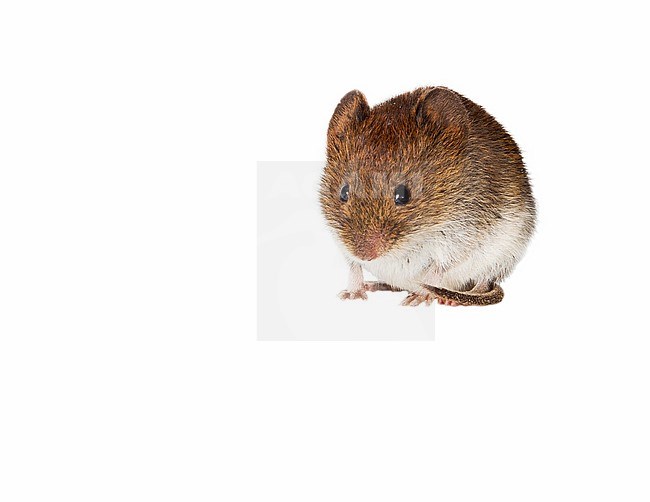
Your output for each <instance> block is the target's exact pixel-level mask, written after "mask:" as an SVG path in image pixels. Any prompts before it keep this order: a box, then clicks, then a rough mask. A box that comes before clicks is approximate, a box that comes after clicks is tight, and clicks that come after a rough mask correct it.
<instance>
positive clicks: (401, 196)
mask: <svg viewBox="0 0 650 502" xmlns="http://www.w3.org/2000/svg"><path fill="white" fill-rule="evenodd" d="M410 199H411V194H410V193H409V189H408V188H406V187H405V186H404V185H398V186H397V188H396V189H395V204H397V205H398V206H401V205H403V204H406V203H407V202H408V201H409V200H410Z"/></svg>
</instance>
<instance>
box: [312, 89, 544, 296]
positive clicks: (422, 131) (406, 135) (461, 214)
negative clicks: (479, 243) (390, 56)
mask: <svg viewBox="0 0 650 502" xmlns="http://www.w3.org/2000/svg"><path fill="white" fill-rule="evenodd" d="M345 183H348V184H349V186H350V196H349V200H348V201H347V202H346V203H345V204H342V203H341V201H340V200H339V194H340V190H341V187H342V186H343V185H344V184H345ZM401 183H404V184H407V186H408V187H409V189H410V190H411V201H410V202H409V203H408V204H406V205H404V206H398V205H396V204H395V203H394V199H393V192H394V190H395V187H396V186H397V185H398V184H401ZM320 202H321V206H322V210H323V213H324V215H325V217H326V220H327V222H328V223H329V225H330V226H331V227H332V228H333V229H334V230H335V231H336V232H337V234H338V235H339V237H340V238H341V241H342V242H343V243H344V245H345V246H346V247H347V248H348V249H349V250H350V252H351V253H353V254H356V255H357V256H362V255H363V253H364V252H367V248H368V246H369V245H372V246H377V248H378V249H381V250H388V249H390V248H392V247H393V246H399V244H400V241H402V240H403V239H404V238H405V237H406V236H409V235H411V234H413V233H415V232H418V231H420V230H425V229H427V228H429V227H431V226H432V225H437V224H441V223H445V222H449V221H467V222H468V224H470V225H473V226H475V227H478V228H480V227H486V226H489V225H491V224H493V222H494V221H495V220H498V219H499V218H501V214H502V212H503V211H504V210H519V211H526V212H528V213H530V214H531V215H532V216H531V220H530V221H531V224H530V228H529V229H528V232H529V233H532V231H533V222H534V214H535V203H534V199H533V197H532V193H531V187H530V184H529V181H528V176H527V173H526V169H525V167H524V163H523V160H522V157H521V153H520V151H519V148H518V147H517V145H516V143H515V142H514V140H513V139H512V138H511V137H510V135H509V134H508V133H507V132H506V131H505V129H504V128H503V127H502V126H501V125H500V124H499V123H498V122H497V121H496V120H495V119H494V118H493V117H492V116H491V115H489V114H488V113H487V112H486V111H485V110H484V109H483V108H482V107H480V106H479V105H477V104H475V103H473V102H472V101H470V100H469V99H467V98H465V97H464V96H461V95H460V94H458V93H456V92H454V91H452V90H449V89H446V88H443V87H423V88H419V89H416V90H415V91H412V92H409V93H406V94H402V95H400V96H396V97H394V98H392V99H390V100H388V101H386V102H384V103H381V104H379V105H377V106H375V107H373V108H370V107H369V106H368V103H367V101H366V99H365V97H364V96H363V94H362V93H361V92H359V91H352V92H350V93H348V94H346V95H345V96H344V97H343V99H342V100H341V102H340V103H339V105H338V106H337V108H336V110H335V112H334V115H333V116H332V119H331V121H330V125H329V129H328V134H327V164H326V168H325V171H324V173H323V177H322V183H321V190H320ZM369 243H371V244H369ZM494 279H495V281H496V282H499V281H500V280H501V279H502V277H495V278H494ZM471 287H472V284H468V288H471Z"/></svg>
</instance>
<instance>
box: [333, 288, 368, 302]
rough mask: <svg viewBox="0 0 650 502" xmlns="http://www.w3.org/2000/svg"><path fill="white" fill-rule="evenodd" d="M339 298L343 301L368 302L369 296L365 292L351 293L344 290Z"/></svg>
mask: <svg viewBox="0 0 650 502" xmlns="http://www.w3.org/2000/svg"><path fill="white" fill-rule="evenodd" d="M339 298H340V299H341V300H367V299H368V295H367V294H366V292H365V291H363V290H359V291H349V290H347V289H344V290H343V291H341V292H340V293H339Z"/></svg>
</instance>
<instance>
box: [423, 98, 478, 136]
mask: <svg viewBox="0 0 650 502" xmlns="http://www.w3.org/2000/svg"><path fill="white" fill-rule="evenodd" d="M415 120H416V121H417V123H418V125H419V126H420V127H432V128H435V129H438V130H439V131H446V132H448V133H451V134H454V135H462V136H464V135H465V133H466V132H467V129H468V127H469V115H468V114H467V109H466V108H465V106H464V105H463V102H462V101H461V99H460V96H459V95H458V94H456V93H455V92H453V91H450V90H449V89H446V88H444V87H432V88H430V89H427V90H425V91H424V92H423V93H422V96H420V99H419V100H418V103H417V105H416V108H415Z"/></svg>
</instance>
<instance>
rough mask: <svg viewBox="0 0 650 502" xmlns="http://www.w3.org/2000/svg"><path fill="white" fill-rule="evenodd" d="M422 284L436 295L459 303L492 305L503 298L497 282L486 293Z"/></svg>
mask: <svg viewBox="0 0 650 502" xmlns="http://www.w3.org/2000/svg"><path fill="white" fill-rule="evenodd" d="M422 286H423V287H425V288H426V289H428V290H429V291H431V292H432V293H433V294H434V295H436V297H438V298H442V299H443V300H451V301H453V302H456V303H458V304H459V305H494V304H495V303H499V302H500V301H501V300H503V289H502V288H501V286H499V285H498V284H495V285H494V287H493V288H492V289H491V290H490V291H488V292H487V293H469V292H468V293H463V292H461V291H451V290H449V289H443V288H436V287H435V286H428V285H426V284H422Z"/></svg>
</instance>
